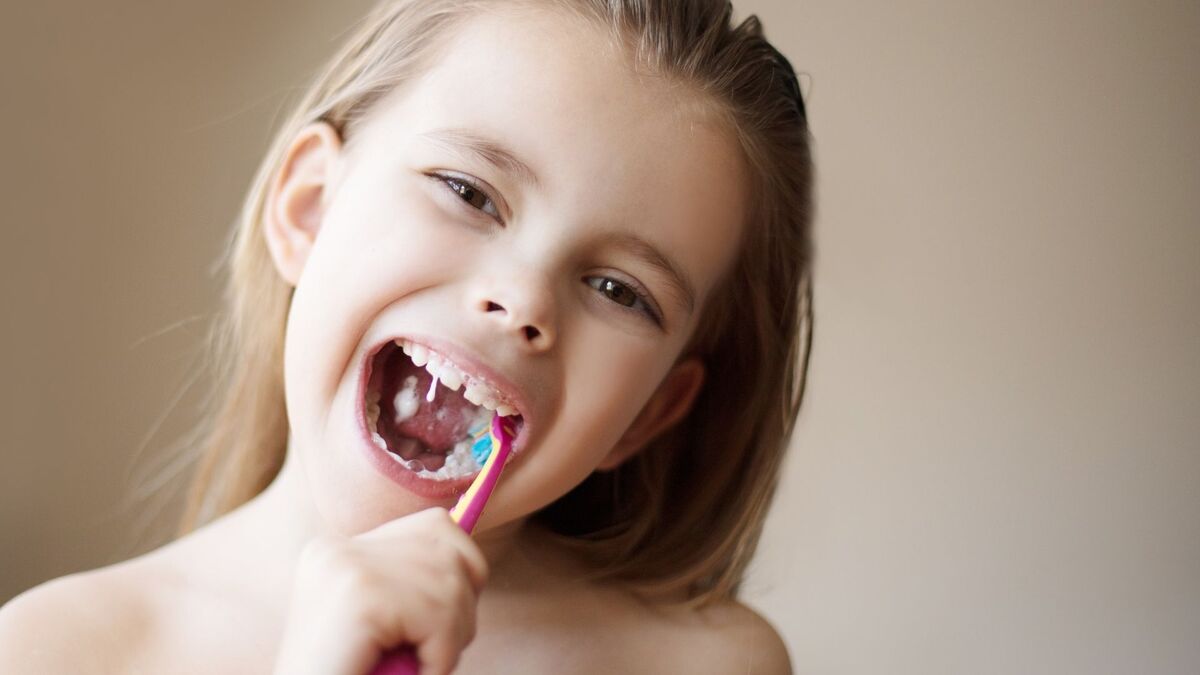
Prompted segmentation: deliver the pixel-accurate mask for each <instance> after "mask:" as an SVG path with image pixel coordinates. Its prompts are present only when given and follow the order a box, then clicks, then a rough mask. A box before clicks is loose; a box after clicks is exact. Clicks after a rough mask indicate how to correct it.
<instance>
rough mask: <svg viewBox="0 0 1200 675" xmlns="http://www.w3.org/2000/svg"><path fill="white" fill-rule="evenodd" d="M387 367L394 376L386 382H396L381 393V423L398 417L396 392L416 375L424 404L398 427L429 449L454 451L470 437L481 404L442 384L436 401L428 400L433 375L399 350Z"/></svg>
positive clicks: (443, 451) (400, 431) (420, 396)
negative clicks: (472, 401)
mask: <svg viewBox="0 0 1200 675" xmlns="http://www.w3.org/2000/svg"><path fill="white" fill-rule="evenodd" d="M387 367H388V369H389V375H391V377H389V378H388V379H387V380H385V381H387V382H390V383H392V385H391V386H390V387H385V389H384V391H382V392H381V394H382V400H381V402H380V403H381V415H380V418H381V419H380V423H381V424H382V421H383V420H384V419H391V420H394V419H395V418H396V417H395V415H396V410H395V403H394V400H395V397H396V394H397V393H398V392H399V391H400V389H401V388H403V386H404V381H405V380H407V379H408V378H409V377H416V378H417V386H416V394H417V396H418V398H419V401H420V406H419V407H418V408H417V411H416V413H414V414H413V416H412V417H409V418H408V419H406V420H404V421H402V422H399V423H396V424H395V430H396V431H397V432H398V433H400V434H403V435H404V436H407V437H409V438H414V439H416V440H418V441H420V442H421V444H422V445H424V446H425V447H426V448H428V449H429V450H432V451H434V452H441V453H447V452H450V451H451V450H452V449H454V444H455V443H457V442H459V441H461V440H463V439H464V438H466V437H467V435H468V434H469V432H470V429H469V428H468V425H469V424H470V421H471V418H472V417H474V413H475V411H476V410H478V408H477V406H475V405H474V404H473V403H471V402H470V401H468V400H466V399H465V398H463V397H462V394H461V393H460V392H459V391H450V390H449V389H447V388H446V387H443V386H441V385H438V387H437V390H436V391H435V392H434V399H433V402H432V403H430V402H428V401H426V400H425V398H426V394H428V393H429V386H430V384H432V383H433V376H431V375H430V374H429V372H428V371H426V370H425V369H424V368H420V367H417V366H414V365H413V363H412V361H410V360H409V359H408V357H406V356H405V355H404V352H402V351H400V350H399V349H397V350H396V351H395V354H393V355H392V358H391V359H389V362H388V364H387ZM460 391H461V390H460Z"/></svg>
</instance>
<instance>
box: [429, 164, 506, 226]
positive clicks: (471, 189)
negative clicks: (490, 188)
mask: <svg viewBox="0 0 1200 675" xmlns="http://www.w3.org/2000/svg"><path fill="white" fill-rule="evenodd" d="M434 178H436V179H437V180H438V181H440V182H441V183H443V184H444V185H445V186H446V187H447V188H449V189H450V191H451V192H453V193H454V194H455V195H457V196H458V198H459V199H460V200H462V201H463V202H465V203H466V204H467V205H468V206H470V207H471V208H473V209H475V210H476V211H480V212H482V213H484V214H487V215H489V216H491V217H493V218H496V219H497V220H498V219H499V218H500V212H499V209H497V208H496V205H495V203H493V202H492V198H491V197H489V196H488V193H486V192H484V191H483V190H482V189H480V188H479V187H478V186H476V185H474V184H473V183H471V182H470V181H468V180H465V179H462V178H455V177H453V176H443V175H436V176H434Z"/></svg>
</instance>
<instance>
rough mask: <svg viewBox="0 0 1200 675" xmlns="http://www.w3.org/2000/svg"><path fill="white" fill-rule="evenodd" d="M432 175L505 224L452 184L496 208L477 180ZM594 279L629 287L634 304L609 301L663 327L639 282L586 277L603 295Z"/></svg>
mask: <svg viewBox="0 0 1200 675" xmlns="http://www.w3.org/2000/svg"><path fill="white" fill-rule="evenodd" d="M430 177H431V178H433V179H434V180H436V181H438V182H439V183H441V184H442V185H443V186H445V188H446V189H447V190H449V191H450V193H451V194H452V195H454V196H455V197H458V200H459V201H460V202H462V203H463V205H465V206H467V207H469V208H471V209H472V210H474V211H478V212H480V213H483V214H484V215H486V216H489V217H491V218H492V219H494V220H496V221H497V222H500V223H501V224H503V221H501V220H500V216H499V209H496V210H497V214H496V215H495V216H493V215H492V214H490V213H487V212H486V211H484V210H482V209H479V208H477V207H475V206H474V205H472V204H471V203H470V202H468V201H467V200H465V199H463V198H462V194H461V193H460V192H459V191H458V190H456V189H454V187H452V185H451V184H452V183H456V184H459V185H463V186H466V187H468V188H470V189H472V190H474V191H476V192H478V193H479V194H481V195H483V196H484V198H485V199H487V201H488V202H490V203H491V204H492V206H493V208H495V206H496V201H495V200H494V199H492V197H491V195H490V194H489V193H488V191H487V190H485V189H484V188H483V187H482V186H480V185H479V184H478V183H476V182H475V181H472V180H470V179H467V178H461V177H458V176H449V175H446V174H440V173H435V174H430ZM593 280H595V281H600V282H605V281H610V282H612V283H614V284H617V285H619V286H621V287H623V288H627V289H629V292H630V293H633V295H634V298H635V299H634V303H635V304H634V305H623V304H621V303H619V302H617V301H616V300H613V299H612V298H607V296H605V297H606V298H607V299H608V300H609V302H611V303H613V304H614V305H616V306H617V307H619V308H620V309H622V310H625V311H629V312H634V313H637V314H640V315H641V316H643V317H645V318H647V319H649V320H650V321H652V322H653V323H654V324H655V325H656V326H658V327H660V328H661V327H662V317H661V316H660V315H659V313H658V311H657V310H656V309H655V308H654V303H653V302H652V301H651V300H650V296H649V294H647V293H646V291H645V290H644V289H642V288H641V286H639V285H638V284H634V283H628V282H624V281H621V280H620V279H614V278H613V277H604V276H589V277H584V282H585V283H587V285H588V286H591V287H592V288H593V289H595V290H596V291H598V292H600V293H601V295H603V291H601V288H600V285H596V284H593ZM638 305H641V307H640V308H638Z"/></svg>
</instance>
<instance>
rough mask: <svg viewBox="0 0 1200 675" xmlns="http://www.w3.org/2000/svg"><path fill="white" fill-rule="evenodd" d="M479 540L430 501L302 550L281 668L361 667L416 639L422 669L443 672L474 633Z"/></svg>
mask: <svg viewBox="0 0 1200 675" xmlns="http://www.w3.org/2000/svg"><path fill="white" fill-rule="evenodd" d="M487 574H488V566H487V560H486V559H485V558H484V557H483V553H482V552H481V551H480V550H479V547H478V546H476V545H475V542H473V541H471V538H470V537H468V536H467V534H466V533H465V532H463V531H462V529H460V528H459V526H458V525H457V524H456V523H455V522H454V521H453V520H451V519H450V515H449V512H447V511H446V509H442V508H432V509H427V510H425V511H420V512H418V513H414V514H412V515H410V516H405V517H403V518H398V519H396V520H393V521H390V522H387V523H384V524H383V525H380V526H379V527H377V528H375V529H373V530H370V531H368V532H364V533H362V534H360V535H357V536H354V537H334V536H323V537H319V538H317V539H314V540H313V541H312V542H311V543H309V544H308V545H307V546H306V547H305V548H304V551H303V552H302V553H301V556H300V559H299V562H298V563H297V566H296V580H295V585H294V586H293V589H292V601H291V607H290V608H289V610H288V618H287V625H286V627H285V629H284V635H283V640H282V642H281V644H280V649H279V654H278V657H277V658H276V662H275V672H276V673H277V674H278V675H285V674H286V675H300V674H303V673H321V675H335V674H336V675H364V674H365V673H368V672H369V671H370V670H371V668H372V667H373V666H374V665H375V662H376V661H377V660H378V659H379V656H380V654H382V653H383V652H384V651H386V650H388V649H391V648H393V647H395V646H397V645H400V644H404V643H408V644H411V645H414V646H415V648H416V651H417V658H418V659H419V660H420V661H421V673H422V675H446V674H448V673H449V672H450V671H451V669H453V668H454V666H455V665H456V664H457V663H458V659H459V655H460V654H461V653H462V650H463V649H464V648H465V647H466V646H467V644H469V643H470V642H471V640H472V639H473V638H474V637H475V610H476V604H477V602H478V599H479V592H480V591H481V590H482V588H483V584H484V582H485V581H486V580H487Z"/></svg>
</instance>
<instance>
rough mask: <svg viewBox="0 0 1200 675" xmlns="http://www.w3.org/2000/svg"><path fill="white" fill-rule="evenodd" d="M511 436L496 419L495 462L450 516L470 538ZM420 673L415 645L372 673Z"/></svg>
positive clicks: (390, 654)
mask: <svg viewBox="0 0 1200 675" xmlns="http://www.w3.org/2000/svg"><path fill="white" fill-rule="evenodd" d="M510 433H511V428H510V427H506V426H505V422H504V421H503V418H501V417H500V416H499V415H497V416H496V417H493V418H492V437H493V448H492V455H493V456H492V457H491V461H489V462H487V463H486V464H485V466H484V469H483V471H481V472H480V474H479V475H478V476H476V478H475V481H474V483H472V485H471V488H470V489H468V490H467V492H466V494H464V495H463V496H462V497H461V498H460V499H459V503H458V504H455V505H454V510H453V511H451V512H450V515H451V517H452V518H454V520H455V522H457V523H458V524H459V526H460V527H462V529H463V530H464V531H465V532H466V533H467V534H471V531H472V530H474V529H475V523H476V522H478V521H479V516H480V514H482V513H483V506H484V504H487V500H488V497H490V496H491V495H492V490H493V489H495V487H496V481H497V480H499V479H500V471H501V470H502V469H503V468H504V462H505V460H507V459H508V453H509V452H510V451H512V437H511V436H510V435H509V434H510ZM420 673H421V664H420V662H419V661H417V651H416V650H415V649H413V646H412V645H400V646H399V647H396V648H394V649H389V650H388V651H386V652H384V653H383V656H382V657H380V659H379V662H378V663H377V664H375V667H374V668H373V669H371V673H370V675H420Z"/></svg>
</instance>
